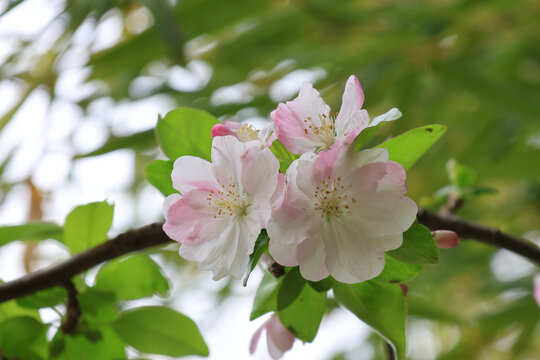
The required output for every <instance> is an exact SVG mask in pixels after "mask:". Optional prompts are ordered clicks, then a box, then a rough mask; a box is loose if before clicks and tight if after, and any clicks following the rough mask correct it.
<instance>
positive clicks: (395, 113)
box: [369, 108, 402, 126]
mask: <svg viewBox="0 0 540 360" xmlns="http://www.w3.org/2000/svg"><path fill="white" fill-rule="evenodd" d="M401 115H402V114H401V111H399V110H398V109H396V108H391V109H390V110H388V111H387V112H386V113H384V114H382V115H379V116H376V117H375V118H373V120H372V121H371V124H369V126H377V125H378V124H379V123H381V122H383V121H393V120H396V119H399V118H400V117H401Z"/></svg>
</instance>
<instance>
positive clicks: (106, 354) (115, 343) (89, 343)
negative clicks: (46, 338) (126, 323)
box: [49, 326, 126, 360]
mask: <svg viewBox="0 0 540 360" xmlns="http://www.w3.org/2000/svg"><path fill="white" fill-rule="evenodd" d="M94 332H95V333H97V334H99V336H94V337H91V338H90V337H88V336H86V335H85V334H82V333H79V331H77V332H76V333H75V334H73V335H70V336H67V335H64V334H62V331H61V330H60V329H59V330H58V332H57V333H56V335H55V336H54V338H53V340H52V342H51V347H50V349H49V351H50V357H51V359H54V360H75V359H76V360H79V359H81V360H91V359H99V360H118V359H125V358H126V354H125V347H126V346H125V344H124V342H123V341H122V339H120V337H119V336H118V335H116V333H115V332H114V331H113V330H112V329H111V327H110V326H101V327H100V328H99V330H94Z"/></svg>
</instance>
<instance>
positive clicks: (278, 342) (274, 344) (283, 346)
mask: <svg viewBox="0 0 540 360" xmlns="http://www.w3.org/2000/svg"><path fill="white" fill-rule="evenodd" d="M263 330H266V343H267V344H268V352H269V353H270V356H271V357H272V359H274V360H277V359H280V358H281V357H282V356H283V354H284V353H285V352H286V351H287V350H289V349H290V348H292V346H293V343H294V340H295V339H296V338H295V337H294V335H293V334H291V333H290V332H289V331H288V330H287V329H285V327H284V326H283V324H281V321H279V318H278V317H277V315H276V314H274V315H272V317H271V318H270V319H268V320H267V321H266V322H265V323H264V324H263V325H262V326H261V327H260V328H259V329H257V331H255V333H254V334H253V337H252V338H251V343H250V345H249V353H250V354H254V353H255V350H256V348H257V344H258V343H259V339H260V338H261V334H262V332H263Z"/></svg>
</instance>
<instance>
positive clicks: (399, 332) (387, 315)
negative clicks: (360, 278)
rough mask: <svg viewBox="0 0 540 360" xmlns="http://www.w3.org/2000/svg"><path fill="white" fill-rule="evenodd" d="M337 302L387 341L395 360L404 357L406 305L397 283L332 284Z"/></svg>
mask: <svg viewBox="0 0 540 360" xmlns="http://www.w3.org/2000/svg"><path fill="white" fill-rule="evenodd" d="M333 289H334V296H335V298H336V301H337V302H338V303H339V304H341V305H342V306H343V307H345V308H346V309H348V310H349V311H351V312H352V313H353V314H354V315H356V316H357V317H358V318H359V319H360V320H362V321H363V322H365V323H366V324H368V325H369V326H371V327H372V328H373V329H374V330H375V331H376V332H378V333H379V334H380V335H381V336H382V337H383V338H385V339H386V340H387V341H389V342H390V343H391V344H392V346H393V348H394V351H395V354H396V355H397V359H398V360H403V359H405V353H406V350H407V343H406V339H405V321H406V317H407V308H406V305H405V298H404V297H403V293H402V292H401V289H400V288H399V286H398V285H396V284H387V283H383V282H379V281H374V280H369V281H364V282H362V283H359V284H352V285H351V284H343V283H339V282H337V281H335V282H334V285H333Z"/></svg>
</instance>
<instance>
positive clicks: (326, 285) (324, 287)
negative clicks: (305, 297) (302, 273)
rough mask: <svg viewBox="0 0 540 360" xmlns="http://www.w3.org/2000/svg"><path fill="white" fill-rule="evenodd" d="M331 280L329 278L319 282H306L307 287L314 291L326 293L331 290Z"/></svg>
mask: <svg viewBox="0 0 540 360" xmlns="http://www.w3.org/2000/svg"><path fill="white" fill-rule="evenodd" d="M333 281H334V280H333V278H332V277H331V276H329V277H327V278H326V279H322V280H320V281H308V284H309V286H311V287H312V288H313V289H315V291H318V292H327V291H328V290H330V289H331V288H332V284H333Z"/></svg>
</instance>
